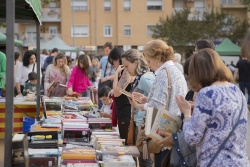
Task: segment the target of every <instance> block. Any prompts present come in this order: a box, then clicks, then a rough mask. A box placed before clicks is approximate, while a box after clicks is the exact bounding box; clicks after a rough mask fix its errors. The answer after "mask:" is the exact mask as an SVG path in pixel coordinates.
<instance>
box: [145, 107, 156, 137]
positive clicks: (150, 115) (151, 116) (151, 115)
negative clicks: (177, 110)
mask: <svg viewBox="0 0 250 167" xmlns="http://www.w3.org/2000/svg"><path fill="white" fill-rule="evenodd" d="M157 111H158V110H157V108H154V107H148V109H147V114H146V121H145V122H146V123H145V135H146V136H148V135H149V134H150V131H151V128H152V126H153V123H154V120H155V117H156V114H157Z"/></svg>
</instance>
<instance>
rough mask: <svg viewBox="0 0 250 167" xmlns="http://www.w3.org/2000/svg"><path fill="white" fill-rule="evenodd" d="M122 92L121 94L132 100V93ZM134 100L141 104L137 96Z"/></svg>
mask: <svg viewBox="0 0 250 167" xmlns="http://www.w3.org/2000/svg"><path fill="white" fill-rule="evenodd" d="M120 92H121V93H122V94H124V95H126V96H128V97H130V98H131V97H132V94H131V93H130V92H127V91H126V90H121V91H120ZM134 98H135V101H137V102H139V103H141V99H139V98H138V97H136V96H134Z"/></svg>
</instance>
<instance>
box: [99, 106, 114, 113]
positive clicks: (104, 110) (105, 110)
mask: <svg viewBox="0 0 250 167" xmlns="http://www.w3.org/2000/svg"><path fill="white" fill-rule="evenodd" d="M111 104H112V103H111ZM111 104H109V105H104V104H103V105H102V108H101V110H100V111H101V112H106V113H108V114H110V115H111V114H112V110H111V109H110V107H111Z"/></svg>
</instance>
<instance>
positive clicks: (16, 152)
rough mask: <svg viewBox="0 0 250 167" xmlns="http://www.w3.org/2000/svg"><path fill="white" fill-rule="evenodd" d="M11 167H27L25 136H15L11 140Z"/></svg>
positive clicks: (27, 154)
mask: <svg viewBox="0 0 250 167" xmlns="http://www.w3.org/2000/svg"><path fill="white" fill-rule="evenodd" d="M12 163H13V165H12V166H13V167H29V153H28V139H27V135H26V134H15V135H14V136H13V138H12Z"/></svg>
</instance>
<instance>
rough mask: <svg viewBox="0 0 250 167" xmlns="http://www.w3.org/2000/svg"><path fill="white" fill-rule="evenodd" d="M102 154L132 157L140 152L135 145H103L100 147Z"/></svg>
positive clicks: (137, 155)
mask: <svg viewBox="0 0 250 167" xmlns="http://www.w3.org/2000/svg"><path fill="white" fill-rule="evenodd" d="M101 152H102V154H108V155H115V156H118V155H132V156H133V157H139V156H140V152H139V150H138V148H137V147H136V146H114V145H104V146H103V147H102V148H101Z"/></svg>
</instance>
